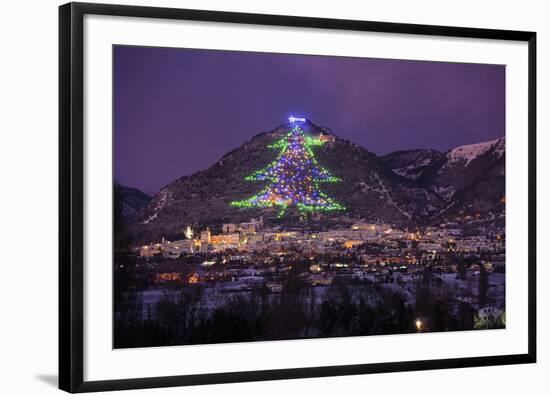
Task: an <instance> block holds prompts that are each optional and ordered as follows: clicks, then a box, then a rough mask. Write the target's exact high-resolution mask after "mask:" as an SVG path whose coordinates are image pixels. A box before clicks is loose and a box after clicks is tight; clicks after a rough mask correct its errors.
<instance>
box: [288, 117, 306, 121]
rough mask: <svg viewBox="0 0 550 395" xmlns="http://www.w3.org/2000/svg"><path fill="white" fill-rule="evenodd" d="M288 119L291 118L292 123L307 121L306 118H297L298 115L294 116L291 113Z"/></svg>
mask: <svg viewBox="0 0 550 395" xmlns="http://www.w3.org/2000/svg"><path fill="white" fill-rule="evenodd" d="M288 120H289V122H290V123H294V122H305V121H306V119H305V118H296V117H294V116H292V115H291V116H290V117H288Z"/></svg>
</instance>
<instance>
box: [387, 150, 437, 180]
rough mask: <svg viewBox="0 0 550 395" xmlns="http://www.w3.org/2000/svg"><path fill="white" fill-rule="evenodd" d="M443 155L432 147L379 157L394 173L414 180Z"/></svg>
mask: <svg viewBox="0 0 550 395" xmlns="http://www.w3.org/2000/svg"><path fill="white" fill-rule="evenodd" d="M443 156H444V155H443V154H442V153H441V152H439V151H436V150H432V149H415V150H409V151H396V152H392V153H391V154H388V155H385V156H382V157H380V159H382V160H383V161H384V163H386V164H387V165H388V166H389V167H390V168H391V169H392V170H393V172H394V173H395V174H398V175H400V176H402V177H405V178H408V179H411V180H416V179H418V178H419V177H420V176H421V175H422V174H424V172H425V171H426V170H427V169H429V168H430V166H432V165H433V164H434V163H435V162H437V161H438V160H440V159H441V158H442V157H443Z"/></svg>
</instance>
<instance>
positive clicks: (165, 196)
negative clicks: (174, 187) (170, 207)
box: [142, 188, 172, 224]
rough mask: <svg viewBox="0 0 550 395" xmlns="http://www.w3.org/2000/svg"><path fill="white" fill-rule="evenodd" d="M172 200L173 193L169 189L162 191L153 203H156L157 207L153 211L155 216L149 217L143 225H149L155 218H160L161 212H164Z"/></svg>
mask: <svg viewBox="0 0 550 395" xmlns="http://www.w3.org/2000/svg"><path fill="white" fill-rule="evenodd" d="M170 200H172V192H171V191H169V190H168V189H166V188H164V189H162V190H161V191H160V192H159V193H158V195H157V196H156V197H155V198H154V199H153V202H154V203H155V207H153V209H152V211H153V214H152V215H150V216H149V218H147V219H146V220H144V221H143V222H142V223H143V224H148V223H150V222H151V221H153V220H154V219H155V218H157V217H158V214H159V212H160V210H162V209H163V208H164V207H165V206H166V203H167V202H168V201H170Z"/></svg>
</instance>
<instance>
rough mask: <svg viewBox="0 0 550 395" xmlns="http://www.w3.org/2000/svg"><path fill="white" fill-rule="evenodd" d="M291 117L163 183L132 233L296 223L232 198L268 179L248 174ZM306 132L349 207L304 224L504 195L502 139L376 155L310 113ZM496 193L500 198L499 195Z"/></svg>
mask: <svg viewBox="0 0 550 395" xmlns="http://www.w3.org/2000/svg"><path fill="white" fill-rule="evenodd" d="M291 127H292V124H285V125H282V126H280V127H278V128H277V129H275V130H273V131H271V132H264V133H260V134H258V135H256V136H255V137H253V138H252V139H251V140H249V141H247V142H246V143H244V144H243V145H242V146H241V147H239V148H237V149H235V150H233V151H231V152H229V153H227V154H226V155H224V156H223V157H222V158H221V159H220V160H219V161H218V162H217V163H215V164H213V165H212V166H211V167H209V168H208V169H205V170H202V171H199V172H197V173H195V174H192V175H189V176H184V177H181V178H179V179H177V180H175V181H174V182H172V183H170V184H168V185H166V186H165V187H164V188H162V189H161V190H160V191H159V193H158V194H157V195H156V196H155V197H154V198H153V199H152V200H151V201H150V202H149V203H148V205H147V206H146V207H145V208H144V209H143V210H141V212H140V214H139V216H138V219H137V220H136V221H135V222H134V223H133V224H132V225H131V227H130V229H129V230H130V231H131V233H132V239H133V240H134V241H136V242H137V241H143V240H147V241H148V240H152V239H156V238H160V237H161V236H166V237H169V238H170V237H175V235H181V231H182V230H183V228H184V227H185V226H187V225H195V226H200V227H206V226H213V227H215V226H218V225H220V224H222V223H228V222H243V221H248V220H249V219H250V218H253V217H257V216H260V215H263V217H264V220H265V221H266V222H267V223H268V224H271V225H291V224H296V223H297V220H298V217H296V216H294V217H293V215H292V212H290V211H289V213H288V215H285V217H284V218H282V219H277V218H276V213H277V212H276V210H274V209H240V208H236V207H232V206H231V205H230V203H231V202H232V201H235V200H241V199H244V198H248V197H249V196H251V195H253V194H255V193H257V192H258V191H260V190H261V189H262V187H263V186H265V185H266V184H265V183H262V182H255V181H246V180H245V177H246V176H248V175H250V174H252V173H253V172H254V171H255V170H258V169H261V168H263V167H265V166H266V165H267V164H269V163H270V162H271V161H273V160H274V159H275V158H276V157H277V154H278V150H277V149H272V148H268V145H269V144H272V143H274V142H275V141H277V140H279V139H280V138H281V137H283V136H284V135H285V134H286V133H288V131H289V130H290V128H291ZM302 128H303V130H304V132H305V133H306V134H309V135H311V136H314V137H318V136H322V138H323V139H324V140H325V144H324V145H322V146H319V147H314V148H313V150H314V153H315V156H316V158H317V160H318V162H319V163H320V164H321V165H322V166H324V167H326V168H327V169H329V170H330V172H331V173H332V174H333V175H335V176H337V177H339V178H341V181H340V182H336V183H322V184H320V188H321V190H322V191H323V192H325V193H326V194H327V195H328V196H330V197H332V198H334V200H335V201H337V202H339V203H341V204H342V205H343V206H345V208H346V210H344V211H338V212H331V213H326V214H322V215H314V216H310V217H308V219H307V223H309V224H311V223H312V224H314V225H315V224H317V226H321V225H323V224H325V225H328V224H332V225H334V224H341V225H343V226H348V225H349V223H351V222H353V221H356V220H366V221H375V222H376V221H381V222H385V223H390V224H393V225H395V226H403V227H404V226H414V225H422V224H426V223H431V222H434V221H436V220H440V219H443V218H446V217H448V216H449V215H456V214H462V213H463V212H464V210H469V209H471V210H479V211H483V212H485V211H491V210H493V209H495V207H496V206H495V205H498V202H500V201H501V199H502V198H503V196H504V154H503V153H504V139H499V140H496V141H494V142H489V143H484V144H478V145H475V146H464V147H458V148H456V149H454V150H451V151H449V152H447V153H445V154H443V153H440V152H438V151H434V150H414V151H401V152H396V153H393V154H389V155H386V156H384V157H378V156H377V155H375V154H374V153H372V152H370V151H368V150H367V149H365V148H363V147H360V146H357V145H355V144H353V143H351V142H349V141H347V140H344V139H341V138H339V137H337V136H336V135H334V134H333V133H332V131H331V130H330V129H327V128H324V127H320V126H318V125H316V124H314V123H312V122H310V121H306V122H305V123H303V124H302ZM497 200H498V201H497Z"/></svg>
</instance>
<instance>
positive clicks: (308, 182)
mask: <svg viewBox="0 0 550 395" xmlns="http://www.w3.org/2000/svg"><path fill="white" fill-rule="evenodd" d="M296 119H298V120H300V118H295V120H296ZM291 122H292V123H293V121H291ZM323 143H324V142H323V141H322V140H321V139H319V138H314V137H311V136H306V135H305V134H304V132H303V130H302V129H301V128H300V126H299V125H295V126H293V128H292V129H291V131H290V132H289V133H287V134H286V136H285V137H283V138H282V139H280V140H279V141H277V142H275V143H274V144H271V145H269V146H268V147H269V148H273V149H279V154H278V156H277V158H276V159H275V160H274V161H273V162H271V163H270V164H269V165H267V166H266V167H264V168H263V169H260V170H257V171H255V172H254V173H252V174H251V175H249V176H247V177H246V178H245V180H247V181H267V182H268V185H267V186H266V187H265V188H264V189H263V190H261V191H260V192H258V193H257V194H256V195H254V196H252V197H250V198H248V199H245V200H239V201H234V202H231V206H233V207H238V208H267V207H278V208H279V213H278V217H279V218H280V217H282V216H284V214H285V211H286V210H287V208H288V207H290V206H295V207H297V208H298V210H299V211H300V212H303V213H307V212H315V211H334V210H344V209H345V208H344V206H342V205H341V204H339V203H337V202H335V201H334V200H333V199H332V198H330V197H329V196H327V195H326V194H325V193H324V192H322V191H321V190H320V188H319V184H320V183H325V182H338V181H340V178H338V177H335V176H333V175H332V174H331V173H330V172H329V171H328V170H326V169H325V168H323V167H322V166H321V165H319V163H318V162H317V159H316V158H315V155H314V153H313V149H312V147H315V146H320V145H322V144H323Z"/></svg>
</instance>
